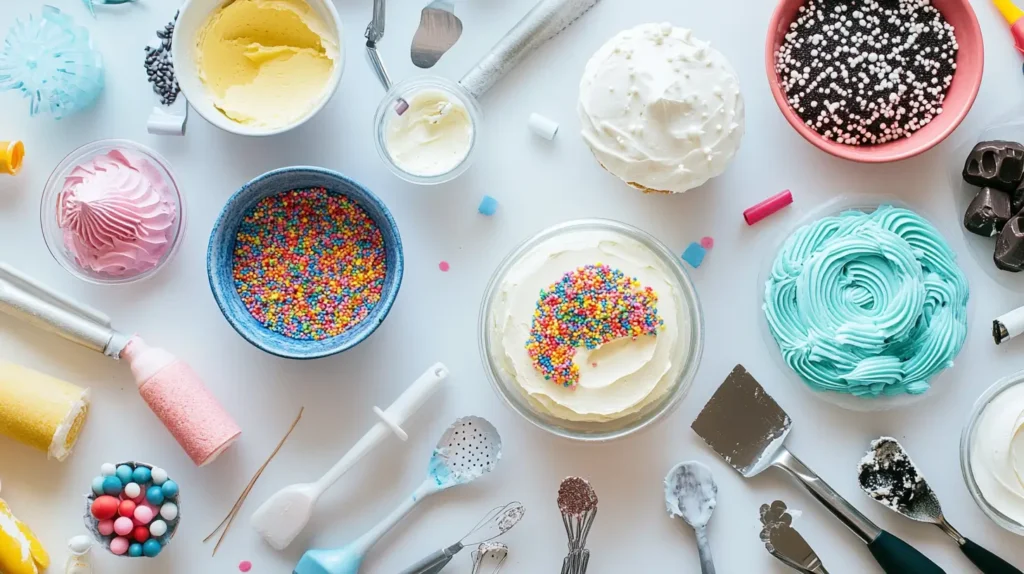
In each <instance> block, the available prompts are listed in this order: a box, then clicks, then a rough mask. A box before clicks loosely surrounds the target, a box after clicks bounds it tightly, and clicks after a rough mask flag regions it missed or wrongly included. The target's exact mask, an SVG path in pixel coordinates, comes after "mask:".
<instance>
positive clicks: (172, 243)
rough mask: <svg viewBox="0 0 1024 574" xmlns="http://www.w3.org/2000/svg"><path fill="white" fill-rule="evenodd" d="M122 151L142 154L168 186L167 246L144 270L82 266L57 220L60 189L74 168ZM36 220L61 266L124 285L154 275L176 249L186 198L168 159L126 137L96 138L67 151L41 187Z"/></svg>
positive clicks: (101, 281) (93, 280) (98, 280)
mask: <svg viewBox="0 0 1024 574" xmlns="http://www.w3.org/2000/svg"><path fill="white" fill-rule="evenodd" d="M116 150H123V151H127V152H130V153H131V154H133V155H135V156H139V157H141V158H142V159H143V160H145V161H147V162H149V163H150V164H151V166H152V168H153V170H155V173H156V174H157V176H158V177H160V178H161V179H162V180H163V184H164V186H165V187H166V189H167V192H168V193H167V197H166V200H167V201H168V203H169V204H170V205H171V207H172V208H173V210H174V212H175V218H174V221H173V223H172V224H171V228H170V230H169V231H168V236H167V240H168V245H167V248H166V250H165V251H164V252H163V254H162V255H161V256H160V258H159V260H158V261H157V262H156V263H155V264H154V265H153V266H152V267H149V268H147V269H142V270H139V271H135V272H128V271H126V272H125V273H121V274H114V273H104V272H102V271H99V270H96V269H93V268H90V267H88V266H85V265H82V264H81V263H80V262H79V261H78V260H77V259H76V257H75V254H74V253H72V251H71V250H70V249H69V248H68V245H67V243H66V241H65V236H64V230H63V229H62V228H61V226H60V223H59V220H58V218H59V214H58V209H59V207H58V201H59V198H60V194H61V191H62V190H63V189H64V185H65V181H66V180H67V178H68V177H69V176H70V175H71V173H72V172H73V171H74V169H75V168H76V167H78V166H80V165H82V164H84V163H87V162H89V161H91V160H92V159H94V158H96V157H98V156H101V155H104V154H107V153H109V152H111V151H116ZM39 222H40V225H41V227H42V231H43V239H44V241H45V242H46V247H47V249H49V250H50V254H51V255H53V258H54V259H56V260H57V263H59V264H60V266H61V267H63V268H64V269H66V270H67V271H68V272H70V273H71V274H72V275H74V276H75V277H78V278H79V279H82V280H84V281H88V282H90V283H97V284H108V285H109V284H125V283H133V282H135V281H141V280H143V279H146V278H148V277H151V276H153V275H154V274H156V273H157V272H158V271H159V270H160V269H162V268H163V267H164V266H165V265H166V264H167V262H168V261H170V260H171V259H172V258H173V257H174V255H175V254H176V253H177V252H178V247H179V246H180V244H181V239H182V237H183V236H184V235H185V227H186V217H185V198H184V196H183V195H182V194H181V192H180V190H179V189H178V184H177V181H176V180H175V178H174V175H173V174H172V172H171V168H170V165H169V164H168V162H167V160H166V159H164V158H163V157H161V156H160V154H158V153H156V152H155V151H153V150H151V149H149V148H148V147H146V146H144V145H142V144H139V143H135V142H133V141H129V140H99V141H94V142H92V143H89V144H86V145H84V146H82V147H80V148H78V149H76V150H75V151H73V152H71V153H70V154H68V156H67V157H65V158H64V159H63V160H62V161H61V162H60V164H58V165H57V167H56V169H54V170H53V173H51V174H50V177H49V179H47V180H46V186H45V187H44V188H43V197H42V203H41V205H40V209H39Z"/></svg>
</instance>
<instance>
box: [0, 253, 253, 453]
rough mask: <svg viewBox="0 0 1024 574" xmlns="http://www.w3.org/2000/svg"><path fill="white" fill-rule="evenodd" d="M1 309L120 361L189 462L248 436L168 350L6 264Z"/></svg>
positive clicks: (0, 280) (0, 271) (0, 279)
mask: <svg viewBox="0 0 1024 574" xmlns="http://www.w3.org/2000/svg"><path fill="white" fill-rule="evenodd" d="M0 311H2V312H4V313H7V314H9V315H12V316H14V317H16V318H19V319H22V320H24V321H26V322H28V323H31V324H33V325H35V326H37V327H39V328H41V329H44V330H46V331H50V332H53V333H55V334H57V335H60V336H61V337H64V338H65V339H68V340H70V341H72V342H75V343H78V344H79V345H82V346H84V347H86V348H89V349H92V350H94V351H97V352H100V353H103V354H104V355H106V356H108V357H111V358H114V359H125V360H127V361H128V365H129V367H130V368H131V371H132V375H133V376H134V377H135V382H136V383H137V384H138V386H139V394H141V395H142V398H143V399H144V400H145V401H146V403H147V404H148V405H149V407H150V409H152V411H153V413H154V414H156V415H157V417H158V418H159V419H160V421H161V422H163V424H164V426H165V427H167V430H169V431H170V432H171V434H172V435H173V436H174V438H175V440H177V441H178V444H179V445H181V447H182V448H183V449H184V450H185V453H186V454H188V456H189V458H191V459H192V461H193V462H194V463H195V464H196V465H198V466H204V465H206V464H209V463H210V462H212V461H213V460H214V459H216V458H217V456H218V455H220V453H221V452H223V451H224V450H225V449H227V448H228V447H229V446H231V444H232V443H234V441H235V440H237V439H238V437H239V436H240V435H241V434H242V431H241V429H240V428H239V427H238V424H237V423H235V421H234V419H232V418H231V415H230V414H228V412H227V411H226V410H225V409H224V407H223V406H221V404H220V403H219V402H218V401H217V399H216V397H214V396H213V394H212V393H211V392H210V391H209V389H207V388H206V386H205V385H204V384H203V382H202V380H201V379H200V378H199V375H198V374H197V373H196V372H195V371H193V370H192V368H191V367H189V366H188V365H187V364H185V363H184V362H183V361H181V360H180V359H178V358H177V357H175V356H174V355H171V354H170V353H168V352H167V351H165V350H163V349H159V348H156V347H150V346H148V345H147V344H146V343H145V341H143V340H142V339H141V338H140V337H138V336H137V335H131V336H130V335H127V334H125V333H123V332H120V331H117V330H115V329H114V328H113V327H112V326H111V321H110V318H109V317H107V316H106V315H104V314H103V313H101V312H99V311H97V310H95V309H92V308H90V307H87V306H85V305H82V304H81V303H78V302H77V301H75V300H73V299H71V298H69V297H67V296H66V295H63V294H61V293H57V292H55V291H53V290H51V289H49V288H48V287H46V286H45V285H43V284H42V283H39V282H38V281H36V280H34V279H32V278H31V277H28V276H26V275H24V274H22V273H21V272H20V271H17V270H16V269H14V268H13V267H11V266H9V265H7V264H4V263H0Z"/></svg>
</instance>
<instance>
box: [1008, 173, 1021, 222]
mask: <svg viewBox="0 0 1024 574" xmlns="http://www.w3.org/2000/svg"><path fill="white" fill-rule="evenodd" d="M1021 209H1024V181H1022V182H1020V185H1018V186H1017V189H1016V190H1014V192H1013V193H1011V194H1010V213H1012V214H1014V215H1017V214H1018V213H1020V210H1021Z"/></svg>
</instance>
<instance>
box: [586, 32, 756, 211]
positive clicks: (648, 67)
mask: <svg viewBox="0 0 1024 574" xmlns="http://www.w3.org/2000/svg"><path fill="white" fill-rule="evenodd" d="M578 113H579V117H580V123H581V124H582V134H583V139H584V140H585V141H586V142H587V144H588V145H589V146H590V149H591V150H592V151H593V153H594V156H595V157H596V158H597V160H598V161H599V162H600V163H601V165H602V166H604V168H605V169H607V170H608V171H610V172H611V173H613V174H615V175H616V176H618V177H619V178H620V179H622V180H623V181H625V182H626V183H628V184H630V185H632V186H634V187H638V188H640V189H642V190H643V191H661V192H673V193H682V192H684V191H687V190H689V189H693V188H694V187H698V186H700V185H703V184H704V183H705V182H707V181H708V180H709V179H711V178H712V177H715V176H717V175H720V174H721V173H722V172H724V171H725V168H726V166H727V165H728V163H729V161H730V160H731V159H732V157H733V156H734V155H735V154H736V150H737V149H739V146H740V139H741V138H742V136H743V127H744V115H743V96H742V95H741V94H740V87H739V79H738V78H737V77H736V72H735V71H733V69H732V67H731V66H730V65H729V62H728V61H727V60H726V59H725V56H723V55H722V54H721V53H720V52H718V51H717V50H715V49H713V48H711V47H710V45H709V44H707V43H706V42H702V41H700V40H697V39H695V38H694V37H693V34H692V33H691V32H690V30H687V29H685V28H676V27H673V26H672V25H671V24H668V23H663V24H642V25H640V26H637V27H635V28H632V29H629V30H625V31H622V32H620V33H619V34H617V35H616V36H615V37H613V38H612V39H610V40H608V42H606V43H605V44H604V45H603V46H601V48H600V49H598V51H597V52H596V53H595V54H594V56H593V57H591V59H590V61H589V62H587V66H586V68H585V69H584V71H583V78H582V80H581V81H580V100H579V107H578Z"/></svg>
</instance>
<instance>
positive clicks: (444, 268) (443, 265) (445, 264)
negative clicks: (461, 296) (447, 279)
mask: <svg viewBox="0 0 1024 574" xmlns="http://www.w3.org/2000/svg"><path fill="white" fill-rule="evenodd" d="M437 268H438V269H440V270H441V271H443V272H445V273H447V272H448V270H449V269H451V268H452V266H451V265H448V262H447V261H442V262H440V263H438V264H437Z"/></svg>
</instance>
